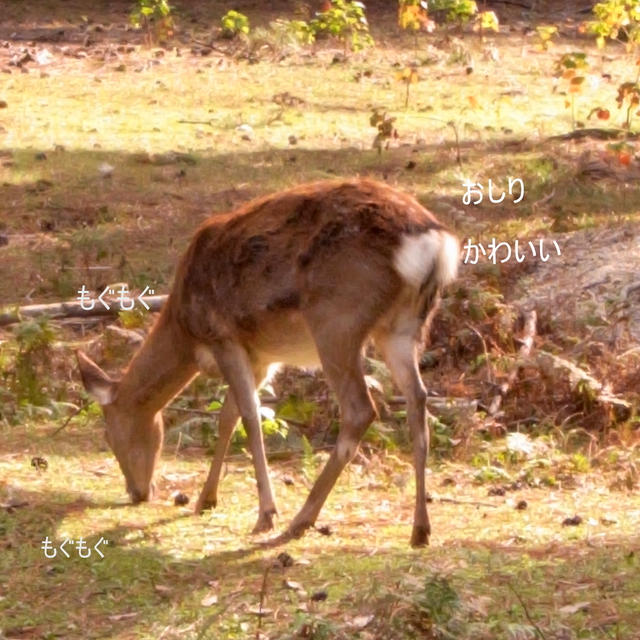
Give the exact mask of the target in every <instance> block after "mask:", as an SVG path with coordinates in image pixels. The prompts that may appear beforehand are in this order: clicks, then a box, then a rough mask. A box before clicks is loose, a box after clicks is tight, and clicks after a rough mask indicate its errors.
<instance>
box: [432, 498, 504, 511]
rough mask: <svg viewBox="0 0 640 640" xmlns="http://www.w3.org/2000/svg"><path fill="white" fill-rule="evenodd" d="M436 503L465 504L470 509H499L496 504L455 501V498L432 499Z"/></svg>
mask: <svg viewBox="0 0 640 640" xmlns="http://www.w3.org/2000/svg"><path fill="white" fill-rule="evenodd" d="M433 499H434V500H437V501H438V502H448V503H449V504H465V505H470V506H472V507H491V508H492V509H495V508H497V507H499V506H500V505H498V504H492V503H491V502H477V501H476V500H456V499H455V498H433Z"/></svg>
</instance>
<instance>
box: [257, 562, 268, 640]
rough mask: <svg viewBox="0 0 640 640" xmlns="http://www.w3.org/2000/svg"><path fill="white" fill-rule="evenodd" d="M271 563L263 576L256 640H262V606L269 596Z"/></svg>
mask: <svg viewBox="0 0 640 640" xmlns="http://www.w3.org/2000/svg"><path fill="white" fill-rule="evenodd" d="M270 570H271V565H270V564H268V565H267V566H266V567H265V570H264V574H263V576H262V587H260V606H259V608H258V628H257V629H256V640H260V628H261V627H262V606H263V605H264V599H265V598H266V596H267V578H268V577H269V571H270Z"/></svg>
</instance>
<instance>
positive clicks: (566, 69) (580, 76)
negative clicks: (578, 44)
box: [554, 51, 589, 129]
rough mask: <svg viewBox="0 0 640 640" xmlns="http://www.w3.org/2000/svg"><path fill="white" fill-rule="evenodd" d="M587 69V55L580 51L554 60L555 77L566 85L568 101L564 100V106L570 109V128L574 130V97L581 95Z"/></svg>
mask: <svg viewBox="0 0 640 640" xmlns="http://www.w3.org/2000/svg"><path fill="white" fill-rule="evenodd" d="M588 68H589V63H588V62H587V54H586V53H583V52H582V51H572V52H571V53H565V54H563V55H562V56H560V58H558V60H556V70H555V74H554V75H555V77H556V78H559V79H560V80H561V81H562V82H564V83H565V84H566V91H567V92H568V94H569V96H570V100H565V106H566V107H571V128H572V129H575V128H576V107H575V97H576V95H578V94H580V93H582V89H583V86H584V81H585V80H586V71H587V69H588Z"/></svg>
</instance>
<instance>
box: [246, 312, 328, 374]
mask: <svg viewBox="0 0 640 640" xmlns="http://www.w3.org/2000/svg"><path fill="white" fill-rule="evenodd" d="M246 342H247V346H248V347H249V349H250V350H251V351H252V352H253V353H254V354H255V355H256V356H257V357H258V358H259V360H260V361H261V362H264V363H266V364H271V363H275V362H278V363H282V364H288V365H292V366H296V367H309V368H315V367H319V366H320V360H319V358H318V352H317V349H316V345H315V342H314V340H313V338H312V336H311V333H310V332H309V329H308V327H307V325H306V323H305V321H304V319H303V318H302V315H301V314H300V313H297V312H290V313H277V314H265V317H263V318H261V321H260V322H259V323H258V326H257V328H256V330H255V331H254V332H252V335H251V336H250V338H249V339H248V340H247V341H246Z"/></svg>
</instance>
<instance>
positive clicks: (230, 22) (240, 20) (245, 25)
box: [220, 9, 249, 38]
mask: <svg viewBox="0 0 640 640" xmlns="http://www.w3.org/2000/svg"><path fill="white" fill-rule="evenodd" d="M220 24H221V25H222V35H223V36H224V37H225V38H235V37H236V36H237V35H238V34H240V33H244V34H245V35H247V34H248V33H249V18H247V16H245V15H244V13H240V12H239V11H234V10H233V9H232V10H231V11H227V13H225V14H224V15H223V16H222V18H221V19H220Z"/></svg>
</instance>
